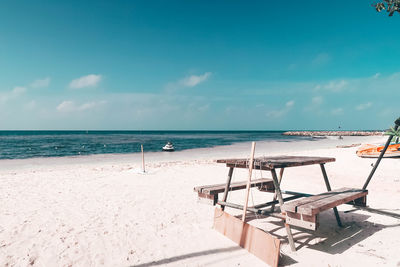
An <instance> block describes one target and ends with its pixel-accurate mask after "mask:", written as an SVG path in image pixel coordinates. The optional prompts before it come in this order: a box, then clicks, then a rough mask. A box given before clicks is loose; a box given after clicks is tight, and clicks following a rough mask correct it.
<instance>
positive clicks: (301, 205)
mask: <svg viewBox="0 0 400 267" xmlns="http://www.w3.org/2000/svg"><path fill="white" fill-rule="evenodd" d="M367 194H368V191H367V190H362V189H356V188H347V187H344V188H340V189H336V190H333V191H329V192H325V193H322V194H318V195H314V196H310V197H305V198H302V199H298V200H294V201H290V202H286V203H285V204H284V205H283V206H282V211H283V212H285V213H286V223H288V224H290V225H294V226H299V227H302V228H306V229H310V230H316V229H317V227H318V214H319V213H321V212H323V211H325V210H328V209H331V208H334V207H337V206H339V205H341V204H345V203H349V204H353V205H357V206H365V205H366V196H367Z"/></svg>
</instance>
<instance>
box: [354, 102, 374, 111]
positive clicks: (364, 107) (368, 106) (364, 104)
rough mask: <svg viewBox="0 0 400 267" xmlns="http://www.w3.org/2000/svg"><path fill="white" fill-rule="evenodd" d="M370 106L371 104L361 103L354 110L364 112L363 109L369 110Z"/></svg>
mask: <svg viewBox="0 0 400 267" xmlns="http://www.w3.org/2000/svg"><path fill="white" fill-rule="evenodd" d="M371 106H372V103H371V102H367V103H363V104H360V105H358V106H357V107H356V110H365V109H368V108H370V107H371Z"/></svg>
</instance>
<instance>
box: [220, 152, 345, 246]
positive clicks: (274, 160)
mask: <svg viewBox="0 0 400 267" xmlns="http://www.w3.org/2000/svg"><path fill="white" fill-rule="evenodd" d="M334 161H335V158H330V157H305V156H278V157H259V158H255V159H254V164H253V168H254V169H260V170H269V171H271V175H272V183H273V188H274V191H275V194H274V198H273V201H272V202H271V212H274V205H275V203H276V198H277V199H278V202H279V204H280V207H281V210H282V207H283V205H284V204H285V200H287V199H284V198H283V197H282V193H286V194H292V195H294V198H297V197H304V196H310V195H309V194H304V193H298V192H288V191H282V190H281V188H280V183H281V181H282V178H283V171H284V169H285V168H290V167H299V166H307V165H315V164H317V165H320V168H321V171H322V176H323V179H324V182H325V185H326V188H327V190H328V191H331V190H332V189H331V186H330V183H329V179H328V176H327V174H326V170H325V167H324V164H325V163H328V162H334ZM217 163H224V164H226V166H227V167H228V168H229V172H228V178H227V181H226V185H225V190H224V196H223V199H222V201H221V202H219V204H220V205H221V208H222V209H224V208H225V206H230V207H234V206H235V205H230V204H229V203H227V202H226V200H227V197H228V193H229V191H230V188H231V180H232V174H233V170H234V168H249V160H248V159H219V160H217ZM276 169H280V172H279V177H278V175H277V173H276ZM267 191H268V190H267ZM269 192H271V191H269ZM289 199H293V197H292V198H289ZM289 203H290V202H289ZM236 206H238V205H236ZM333 210H334V213H335V217H336V221H337V223H338V225H339V226H341V221H340V217H339V213H338V211H337V209H336V206H335V207H333ZM294 217H295V216H294ZM289 219H291V222H292V224H296V223H297V224H299V223H300V224H307V225H312V227H314V228H315V227H316V221H315V216H314V217H313V218H311V219H309V220H308V221H307V222H306V223H304V222H303V217H302V218H296V217H295V218H289ZM300 226H302V225H300ZM285 228H286V231H287V235H288V240H289V244H290V247H291V249H292V251H295V250H296V248H295V245H294V240H293V235H292V232H291V228H290V225H289V224H288V223H287V222H285Z"/></svg>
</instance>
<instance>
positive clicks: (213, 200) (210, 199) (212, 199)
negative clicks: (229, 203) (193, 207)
mask: <svg viewBox="0 0 400 267" xmlns="http://www.w3.org/2000/svg"><path fill="white" fill-rule="evenodd" d="M197 195H198V199H197V200H198V201H199V202H200V203H204V204H208V205H213V206H215V204H217V202H218V194H216V195H208V194H204V193H197Z"/></svg>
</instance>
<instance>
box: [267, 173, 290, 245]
mask: <svg viewBox="0 0 400 267" xmlns="http://www.w3.org/2000/svg"><path fill="white" fill-rule="evenodd" d="M271 174H272V181H273V182H274V186H275V193H276V196H277V197H278V201H279V205H280V206H281V208H282V206H283V197H282V192H281V189H280V187H279V182H278V177H277V175H276V171H275V169H272V170H271ZM285 228H286V232H287V235H288V240H289V245H290V249H291V250H292V251H296V246H295V245H294V240H293V235H292V230H291V229H290V225H289V224H287V223H286V221H285Z"/></svg>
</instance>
